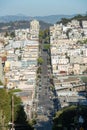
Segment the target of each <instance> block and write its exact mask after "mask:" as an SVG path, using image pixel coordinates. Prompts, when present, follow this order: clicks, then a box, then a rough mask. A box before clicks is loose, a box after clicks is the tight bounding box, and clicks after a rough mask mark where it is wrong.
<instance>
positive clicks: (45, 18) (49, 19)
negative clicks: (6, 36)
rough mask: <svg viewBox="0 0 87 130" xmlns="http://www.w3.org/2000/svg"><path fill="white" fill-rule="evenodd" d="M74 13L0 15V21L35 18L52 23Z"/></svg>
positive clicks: (69, 16)
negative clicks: (32, 15)
mask: <svg viewBox="0 0 87 130" xmlns="http://www.w3.org/2000/svg"><path fill="white" fill-rule="evenodd" d="M73 16H76V15H48V16H35V17H31V16H25V15H22V14H21V15H6V16H0V23H3V22H4V23H7V22H14V21H30V20H33V19H37V20H39V21H44V22H45V23H51V24H54V23H56V22H57V21H60V20H61V19H62V18H72V17H73Z"/></svg>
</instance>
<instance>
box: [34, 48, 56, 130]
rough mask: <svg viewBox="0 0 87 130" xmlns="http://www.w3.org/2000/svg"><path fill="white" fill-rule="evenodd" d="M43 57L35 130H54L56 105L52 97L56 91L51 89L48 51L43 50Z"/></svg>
mask: <svg viewBox="0 0 87 130" xmlns="http://www.w3.org/2000/svg"><path fill="white" fill-rule="evenodd" d="M41 57H42V58H43V60H44V62H43V64H42V65H41V71H42V73H41V78H40V81H39V84H38V90H37V99H38V104H37V124H36V125H35V130H52V117H53V115H54V111H55V107H54V102H53V100H52V98H53V97H54V93H52V91H51V90H50V81H49V76H48V65H47V62H48V61H47V57H48V53H47V51H43V46H42V51H41Z"/></svg>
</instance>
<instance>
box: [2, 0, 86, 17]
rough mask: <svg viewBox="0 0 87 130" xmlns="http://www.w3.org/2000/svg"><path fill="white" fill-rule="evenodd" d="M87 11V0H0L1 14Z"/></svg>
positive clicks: (49, 13)
mask: <svg viewBox="0 0 87 130" xmlns="http://www.w3.org/2000/svg"><path fill="white" fill-rule="evenodd" d="M86 12H87V0H0V16H3V15H14V14H24V15H28V16H44V15H53V14H80V13H86Z"/></svg>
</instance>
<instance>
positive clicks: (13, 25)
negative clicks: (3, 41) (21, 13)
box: [0, 21, 52, 32]
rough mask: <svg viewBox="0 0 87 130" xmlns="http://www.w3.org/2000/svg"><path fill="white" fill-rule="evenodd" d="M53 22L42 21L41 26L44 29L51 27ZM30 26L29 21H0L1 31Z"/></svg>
mask: <svg viewBox="0 0 87 130" xmlns="http://www.w3.org/2000/svg"><path fill="white" fill-rule="evenodd" d="M51 25H52V24H49V23H45V22H43V21H40V28H41V29H42V30H44V29H47V28H49V26H51ZM29 27H30V22H29V21H15V22H8V23H0V32H5V31H10V30H15V29H26V28H29Z"/></svg>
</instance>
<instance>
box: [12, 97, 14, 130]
mask: <svg viewBox="0 0 87 130" xmlns="http://www.w3.org/2000/svg"><path fill="white" fill-rule="evenodd" d="M12 130H14V96H13V95H12Z"/></svg>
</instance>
